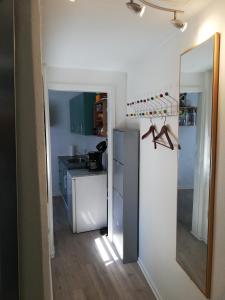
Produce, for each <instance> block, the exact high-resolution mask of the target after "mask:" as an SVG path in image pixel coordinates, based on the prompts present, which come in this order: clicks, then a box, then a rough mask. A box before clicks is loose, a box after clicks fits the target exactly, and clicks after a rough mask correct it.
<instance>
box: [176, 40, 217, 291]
mask: <svg viewBox="0 0 225 300" xmlns="http://www.w3.org/2000/svg"><path fill="white" fill-rule="evenodd" d="M216 38H218V36H217V35H216V36H215V37H213V38H211V39H210V40H208V41H207V42H205V43H204V44H202V45H200V46H198V47H196V48H194V49H192V50H190V51H188V52H186V53H185V54H183V55H182V56H181V74H180V117H179V140H180V145H181V151H180V153H179V169H178V203H177V261H178V263H179V264H180V265H181V266H182V268H183V269H184V270H185V271H186V273H187V274H188V275H189V276H190V277H191V279H192V280H193V281H194V282H195V283H196V284H197V285H198V287H199V288H200V289H201V291H202V292H203V293H204V294H205V295H207V296H209V293H210V280H209V277H211V274H210V273H211V266H210V265H211V260H212V258H211V257H209V256H210V255H211V249H212V245H211V243H212V237H211V236H209V234H208V233H209V232H211V231H210V230H209V229H210V228H211V226H212V222H213V220H212V219H213V212H212V211H211V212H210V209H212V210H213V206H212V201H213V196H211V195H212V194H213V193H214V191H213V189H214V174H213V172H215V170H214V168H215V167H214V164H215V162H214V161H212V157H213V155H214V153H212V152H213V151H214V150H213V149H214V147H213V146H212V145H214V144H215V141H216V140H215V139H216V134H215V133H216V131H214V128H216V124H214V123H215V121H216V118H215V115H216V113H217V99H214V98H215V97H214V95H216V94H217V93H215V91H214V89H215V88H216V81H215V78H214V76H215V74H216V72H215V67H216V66H215V62H214V53H215V50H218V49H217V48H218V47H217V48H216V49H215V41H216V40H217V39H216ZM217 88H218V87H217ZM209 217H210V219H209ZM210 234H211V233H210Z"/></svg>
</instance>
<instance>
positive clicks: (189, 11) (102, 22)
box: [42, 0, 211, 70]
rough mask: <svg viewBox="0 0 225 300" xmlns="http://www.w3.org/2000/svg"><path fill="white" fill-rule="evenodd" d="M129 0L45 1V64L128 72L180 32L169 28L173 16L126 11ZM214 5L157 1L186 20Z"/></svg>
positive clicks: (184, 0)
mask: <svg viewBox="0 0 225 300" xmlns="http://www.w3.org/2000/svg"><path fill="white" fill-rule="evenodd" d="M127 1H128V0H76V1H75V2H70V1H69V0H42V20H43V26H42V28H43V48H44V49H43V50H44V62H45V63H46V64H47V65H49V66H58V67H64V68H84V69H98V70H101V69H104V70H123V69H124V68H125V66H127V65H128V64H129V63H130V62H132V61H134V60H136V59H138V58H139V57H140V56H141V55H143V54H145V53H147V52H148V51H149V52H150V51H151V49H152V48H154V47H155V46H157V45H159V44H162V43H163V42H165V40H167V39H168V38H169V37H170V36H171V35H174V34H177V33H178V32H177V30H176V29H175V28H173V27H172V26H171V25H170V24H169V21H170V19H171V18H172V15H171V14H170V13H165V12H161V11H157V10H153V9H151V8H147V9H146V12H145V14H144V16H143V18H140V17H138V16H136V15H135V14H133V13H132V12H131V11H130V10H128V9H127V8H126V5H125V3H126V2H127ZM210 1H211V0H197V1H196V0H161V1H160V0H153V1H152V2H154V3H156V4H162V5H164V6H165V5H168V3H170V6H171V5H172V6H173V7H174V6H176V8H182V9H185V11H186V13H185V15H184V16H183V18H189V17H190V16H191V15H193V14H194V13H196V12H197V11H198V10H199V9H202V8H203V7H204V6H206V5H207V3H208V2H210ZM171 2H172V4H171ZM178 2H179V3H178ZM181 17H182V16H181ZM178 34H182V33H180V32H179V33H178Z"/></svg>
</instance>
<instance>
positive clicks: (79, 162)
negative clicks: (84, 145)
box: [67, 155, 87, 168]
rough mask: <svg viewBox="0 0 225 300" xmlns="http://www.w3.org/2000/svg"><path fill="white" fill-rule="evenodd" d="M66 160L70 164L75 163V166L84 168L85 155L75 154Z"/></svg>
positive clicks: (85, 162)
mask: <svg viewBox="0 0 225 300" xmlns="http://www.w3.org/2000/svg"><path fill="white" fill-rule="evenodd" d="M67 162H68V163H69V164H72V165H76V167H77V168H84V167H86V164H87V156H86V155H75V156H74V157H71V158H68V159H67Z"/></svg>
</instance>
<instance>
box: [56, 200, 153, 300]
mask: <svg viewBox="0 0 225 300" xmlns="http://www.w3.org/2000/svg"><path fill="white" fill-rule="evenodd" d="M54 224H55V245H56V256H55V258H54V259H53V260H52V275H53V290H54V300H98V299H100V300H105V299H111V300H113V299H117V300H120V299H121V300H139V299H140V300H155V297H154V296H153V293H152V291H151V289H150V288H149V286H148V284H147V282H146V280H145V278H144V276H143V274H142V273H141V271H140V269H139V267H138V265H137V263H133V264H126V265H124V264H123V263H122V262H121V261H120V260H119V259H118V258H117V257H118V255H117V253H116V251H115V249H114V248H113V247H112V245H111V244H110V243H108V242H107V240H106V239H105V238H103V237H102V236H101V235H99V232H96V231H94V232H88V233H83V234H76V235H74V234H72V233H71V230H70V227H69V225H68V223H67V221H66V215H65V209H64V205H63V202H62V199H61V198H55V199H54ZM111 247H112V248H111Z"/></svg>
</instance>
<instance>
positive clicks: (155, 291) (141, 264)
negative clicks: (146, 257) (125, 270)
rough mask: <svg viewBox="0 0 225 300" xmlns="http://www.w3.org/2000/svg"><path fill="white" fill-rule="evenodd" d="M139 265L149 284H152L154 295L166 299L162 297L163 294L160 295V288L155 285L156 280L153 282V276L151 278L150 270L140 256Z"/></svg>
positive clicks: (160, 299) (157, 298)
mask: <svg viewBox="0 0 225 300" xmlns="http://www.w3.org/2000/svg"><path fill="white" fill-rule="evenodd" d="M138 265H139V267H140V269H141V271H142V273H143V275H144V277H145V279H146V280H147V282H148V284H149V286H150V288H151V290H152V292H153V294H154V296H155V297H156V300H164V299H163V298H162V297H161V295H160V293H159V291H158V289H157V288H156V286H155V284H154V282H153V280H152V278H151V276H150V274H149V272H148V271H147V269H146V268H145V266H144V264H143V262H142V260H141V259H140V257H139V258H138Z"/></svg>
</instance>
